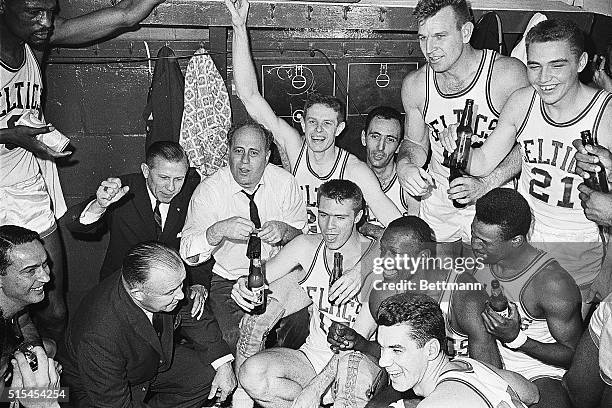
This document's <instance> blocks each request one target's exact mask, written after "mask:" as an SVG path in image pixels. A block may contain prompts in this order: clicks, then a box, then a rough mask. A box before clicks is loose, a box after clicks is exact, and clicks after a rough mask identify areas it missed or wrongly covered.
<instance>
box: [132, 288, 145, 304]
mask: <svg viewBox="0 0 612 408" xmlns="http://www.w3.org/2000/svg"><path fill="white" fill-rule="evenodd" d="M130 295H131V296H132V297H133V298H134V299H136V300H138V301H139V302H142V300H143V299H144V293H143V291H142V289H140V288H138V287H136V288H131V289H130Z"/></svg>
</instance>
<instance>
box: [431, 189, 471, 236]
mask: <svg viewBox="0 0 612 408" xmlns="http://www.w3.org/2000/svg"><path fill="white" fill-rule="evenodd" d="M446 190H447V187H445V186H443V185H439V184H438V185H437V187H436V188H434V189H433V190H432V191H431V195H428V196H425V197H424V198H423V199H421V209H420V216H421V218H422V219H423V220H424V221H425V222H427V224H428V225H429V226H430V227H431V229H433V231H434V233H435V235H436V241H438V242H454V241H458V240H461V241H463V242H465V243H467V244H468V245H470V240H471V239H472V228H471V227H472V221H473V220H474V214H475V213H476V207H474V205H469V206H467V207H465V208H455V207H454V206H453V202H452V201H451V200H449V199H448V192H447V191H446Z"/></svg>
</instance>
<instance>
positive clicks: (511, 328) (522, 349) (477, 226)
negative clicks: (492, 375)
mask: <svg viewBox="0 0 612 408" xmlns="http://www.w3.org/2000/svg"><path fill="white" fill-rule="evenodd" d="M530 225H531V210H530V209H529V204H528V203H527V200H525V198H524V197H523V196H522V195H521V194H520V193H519V192H517V191H515V190H513V189H509V188H496V189H494V190H491V191H490V192H488V193H487V194H485V195H484V196H483V197H481V198H480V199H479V200H478V201H476V216H475V218H474V222H473V223H472V249H473V251H474V255H476V256H478V257H480V258H482V261H483V262H484V263H485V264H488V265H490V267H488V268H487V267H485V268H482V269H480V270H478V271H476V274H475V277H476V279H477V280H478V281H479V282H481V283H483V284H485V283H490V282H491V280H493V279H497V280H498V281H499V282H500V283H501V286H502V287H503V291H504V294H505V295H506V297H507V298H508V300H509V301H511V302H514V303H512V304H511V305H510V307H509V316H508V317H503V316H500V315H499V314H498V313H496V312H495V311H493V309H491V307H487V308H486V310H485V311H484V312H483V314H482V318H483V321H484V323H485V326H486V327H487V330H488V331H489V332H490V333H491V334H493V335H494V336H495V337H496V338H497V339H498V340H499V341H500V342H501V343H503V347H502V346H501V345H500V354H501V357H502V361H503V363H504V367H505V368H506V369H507V370H510V371H514V372H516V373H519V374H521V375H522V376H524V377H525V378H527V379H528V380H530V381H532V382H533V383H535V384H536V385H537V386H538V388H539V390H540V402H539V403H538V405H537V407H554V408H562V407H568V408H569V407H571V402H570V400H569V398H568V395H567V392H566V391H565V390H564V388H563V386H562V384H561V381H560V380H561V378H562V377H563V374H564V373H565V371H566V369H567V368H568V367H569V366H570V363H571V361H572V356H573V355H574V351H575V349H576V345H577V344H578V341H579V340H580V335H581V334H582V319H581V316H580V292H579V290H578V286H577V285H576V283H575V282H574V280H573V279H572V277H571V276H570V275H569V274H568V273H567V272H566V271H565V270H564V269H563V268H562V267H561V266H560V265H559V263H558V262H557V261H556V260H555V259H554V258H552V257H551V256H550V254H548V253H546V252H545V251H543V250H541V249H537V248H535V247H533V246H531V245H530V244H529V243H528V242H527V233H528V231H529V226H530Z"/></svg>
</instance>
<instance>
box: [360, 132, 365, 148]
mask: <svg viewBox="0 0 612 408" xmlns="http://www.w3.org/2000/svg"><path fill="white" fill-rule="evenodd" d="M361 145H362V146H363V147H365V145H366V134H365V130H362V131H361Z"/></svg>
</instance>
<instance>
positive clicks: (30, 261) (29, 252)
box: [9, 241, 47, 269]
mask: <svg viewBox="0 0 612 408" xmlns="http://www.w3.org/2000/svg"><path fill="white" fill-rule="evenodd" d="M9 257H10V260H11V266H13V267H15V268H18V269H23V268H27V267H28V266H33V265H40V264H42V263H43V262H45V261H46V259H47V252H46V251H45V247H43V245H42V244H41V243H40V242H38V241H32V242H26V243H25V244H19V245H15V246H14V247H13V248H12V249H11V250H10V251H9Z"/></svg>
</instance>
